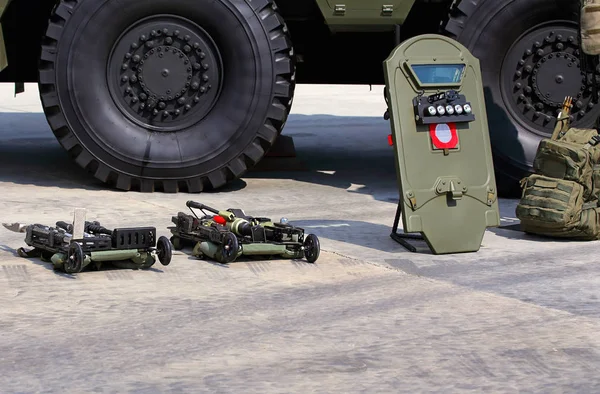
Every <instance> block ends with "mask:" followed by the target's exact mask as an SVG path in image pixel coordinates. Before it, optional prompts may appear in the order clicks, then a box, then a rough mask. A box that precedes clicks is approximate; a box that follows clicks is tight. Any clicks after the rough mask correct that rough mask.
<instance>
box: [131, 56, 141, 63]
mask: <svg viewBox="0 0 600 394" xmlns="http://www.w3.org/2000/svg"><path fill="white" fill-rule="evenodd" d="M132 60H133V62H134V63H139V62H140V60H142V58H141V57H140V55H135V56H134V57H133V59H132Z"/></svg>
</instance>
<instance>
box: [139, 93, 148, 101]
mask: <svg viewBox="0 0 600 394" xmlns="http://www.w3.org/2000/svg"><path fill="white" fill-rule="evenodd" d="M147 98H148V96H146V93H142V94H140V100H142V101H146V99H147Z"/></svg>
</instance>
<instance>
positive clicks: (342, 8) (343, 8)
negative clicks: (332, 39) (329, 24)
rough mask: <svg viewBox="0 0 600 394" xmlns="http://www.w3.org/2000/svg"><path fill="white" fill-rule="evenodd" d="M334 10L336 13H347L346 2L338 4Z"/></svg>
mask: <svg viewBox="0 0 600 394" xmlns="http://www.w3.org/2000/svg"><path fill="white" fill-rule="evenodd" d="M334 11H335V14H336V15H345V14H346V5H345V4H336V5H335V7H334Z"/></svg>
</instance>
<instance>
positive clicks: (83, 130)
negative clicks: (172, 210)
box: [56, 0, 275, 180]
mask: <svg viewBox="0 0 600 394" xmlns="http://www.w3.org/2000/svg"><path fill="white" fill-rule="evenodd" d="M175 12H179V13H180V14H181V15H182V16H185V17H187V18H188V19H190V20H192V21H193V22H196V23H197V24H198V25H200V26H201V27H202V28H203V29H204V30H206V31H207V32H208V33H209V34H210V35H211V36H212V38H213V40H214V41H215V42H216V44H217V47H218V48H219V51H220V53H221V56H222V60H223V63H224V83H223V87H222V91H221V96H220V98H219V101H218V102H217V103H216V105H215V107H214V108H213V110H212V111H211V112H210V113H209V114H208V115H207V116H206V117H205V118H204V119H203V120H202V121H201V122H200V123H198V124H196V125H195V126H193V127H190V128H189V129H187V130H184V131H178V132H177V133H176V134H173V133H156V132H149V131H148V130H146V129H144V128H142V127H140V126H138V125H136V124H135V123H133V122H131V121H129V120H128V119H127V118H126V117H125V116H124V115H123V114H122V113H121V112H120V110H119V109H118V108H117V106H116V105H115V104H114V103H113V101H112V99H111V98H110V95H109V91H108V86H107V81H106V61H107V59H108V56H109V53H110V50H111V48H112V46H113V44H114V41H115V40H116V39H117V37H118V36H119V35H120V34H121V33H122V31H123V29H125V28H127V26H128V25H129V24H130V23H129V22H134V21H135V20H137V19H141V18H143V17H145V16H150V15H154V14H157V13H175ZM127 18H131V19H130V20H128V19H127ZM80 44H81V45H80ZM99 60H100V61H99ZM56 70H57V71H56V73H57V75H56V85H57V90H58V97H59V100H60V106H61V110H62V112H63V114H64V116H65V118H66V119H67V123H68V125H69V128H70V129H71V131H72V132H74V134H75V135H76V136H77V139H78V140H79V142H80V143H81V144H82V145H83V146H84V147H85V149H86V150H87V151H89V152H90V153H91V154H92V156H93V157H94V159H95V160H98V161H100V162H101V163H103V164H104V165H107V166H108V167H110V168H112V169H116V170H117V172H119V173H125V174H127V175H129V176H132V177H143V178H147V179H148V178H149V179H161V180H163V179H177V180H179V179H185V178H192V177H194V176H197V175H198V174H206V173H209V172H211V171H214V170H216V169H218V168H221V167H223V166H225V165H226V164H227V163H228V162H229V161H231V160H233V159H234V158H236V157H238V156H239V155H240V153H241V152H242V151H243V150H244V148H245V147H246V146H247V145H249V144H250V143H251V142H252V141H253V140H254V139H255V138H256V132H257V131H258V130H259V129H260V128H261V127H262V126H263V124H264V122H265V119H266V118H267V113H268V110H269V108H270V106H271V103H272V99H273V92H272V90H273V83H274V79H275V70H274V66H273V60H272V54H271V48H270V46H269V38H268V37H267V35H266V33H265V31H264V28H263V26H262V25H261V23H260V22H259V20H258V18H257V16H256V14H255V13H254V11H253V10H252V8H251V7H250V5H249V4H248V3H247V2H245V1H243V0H218V1H214V2H209V1H201V0H151V1H139V0H122V1H119V2H109V1H108V0H94V1H92V0H83V1H81V2H80V3H79V4H78V5H77V7H76V8H75V10H74V12H73V14H72V15H71V16H70V18H69V20H68V21H67V23H66V24H65V26H64V31H63V33H62V37H61V40H60V42H59V45H58V54H57V60H56ZM75 96H77V100H75V99H74V98H75ZM79 106H80V107H79ZM82 112H83V113H84V114H85V115H84V116H81V113H82ZM84 119H85V121H83V120H84ZM103 140H104V142H103ZM194 144H197V145H196V146H199V145H200V144H203V145H204V146H207V147H209V149H210V152H211V154H210V155H209V156H208V157H206V158H205V160H199V159H198V158H194V152H193V151H194V146H195V145H194ZM176 148H177V149H176ZM132 155H135V156H137V157H136V160H133V159H132V158H131V156H132ZM127 156H129V158H127ZM177 156H181V160H180V161H179V160H177ZM153 161H162V162H163V163H155V162H153ZM181 162H186V165H185V166H183V165H182V163H181Z"/></svg>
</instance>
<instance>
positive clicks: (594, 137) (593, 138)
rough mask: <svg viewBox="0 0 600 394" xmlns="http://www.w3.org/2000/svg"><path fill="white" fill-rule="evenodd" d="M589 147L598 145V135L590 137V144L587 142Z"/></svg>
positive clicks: (599, 142) (599, 138) (599, 139)
mask: <svg viewBox="0 0 600 394" xmlns="http://www.w3.org/2000/svg"><path fill="white" fill-rule="evenodd" d="M588 143H589V144H590V145H591V146H596V145H598V144H600V135H595V136H593V137H592V139H591V140H590V142H588Z"/></svg>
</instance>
